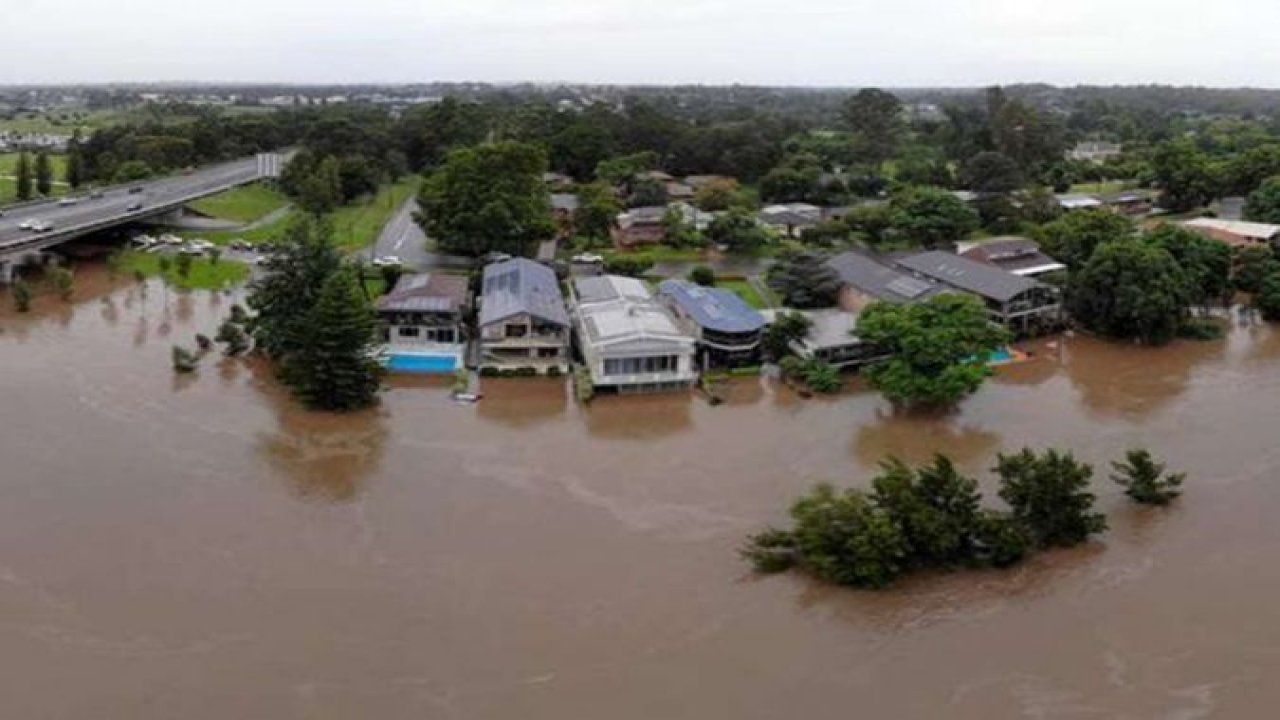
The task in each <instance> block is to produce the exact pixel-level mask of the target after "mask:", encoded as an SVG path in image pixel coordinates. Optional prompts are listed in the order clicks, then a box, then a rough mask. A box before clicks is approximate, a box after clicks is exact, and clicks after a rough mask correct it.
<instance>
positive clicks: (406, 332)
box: [398, 327, 422, 338]
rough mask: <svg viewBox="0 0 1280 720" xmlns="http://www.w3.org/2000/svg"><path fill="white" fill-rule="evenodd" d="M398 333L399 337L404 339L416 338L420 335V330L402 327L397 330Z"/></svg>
mask: <svg viewBox="0 0 1280 720" xmlns="http://www.w3.org/2000/svg"><path fill="white" fill-rule="evenodd" d="M398 332H399V335H400V337H405V338H416V337H419V336H421V335H422V328H417V327H402V328H400V329H399V331H398Z"/></svg>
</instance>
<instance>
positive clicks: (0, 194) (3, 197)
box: [0, 177, 71, 206]
mask: <svg viewBox="0 0 1280 720" xmlns="http://www.w3.org/2000/svg"><path fill="white" fill-rule="evenodd" d="M70 191H71V188H70V187H68V186H66V185H59V184H56V183H55V184H54V186H53V192H52V194H51V195H50V196H51V197H59V196H62V195H66V194H67V193H68V192H70ZM32 199H35V198H32ZM16 202H18V181H17V180H13V179H11V178H6V177H0V206H4V205H8V204H10V203H16Z"/></svg>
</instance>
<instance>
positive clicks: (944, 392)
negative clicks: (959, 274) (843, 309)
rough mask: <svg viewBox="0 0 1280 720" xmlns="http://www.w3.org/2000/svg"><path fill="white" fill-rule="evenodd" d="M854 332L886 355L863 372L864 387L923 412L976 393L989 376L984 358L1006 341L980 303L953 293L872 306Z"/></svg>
mask: <svg viewBox="0 0 1280 720" xmlns="http://www.w3.org/2000/svg"><path fill="white" fill-rule="evenodd" d="M857 332H858V337H859V338H861V339H862V340H863V341H865V342H868V343H871V344H873V345H875V346H876V347H878V348H880V349H882V350H883V351H884V352H885V353H887V354H888V355H889V357H888V358H887V359H885V360H883V361H881V362H877V363H874V364H872V365H869V366H867V367H866V368H865V369H864V370H863V374H864V376H865V377H866V378H867V382H868V384H870V385H871V387H873V388H875V389H876V390H879V391H880V392H881V393H883V394H884V396H885V397H887V398H888V399H889V400H890V401H892V402H894V403H895V404H900V405H908V406H926V407H947V406H951V405H954V404H956V403H957V402H959V401H960V400H961V399H963V398H964V397H965V396H967V395H969V394H971V393H973V392H974V391H976V390H977V389H978V388H979V387H980V386H981V385H982V382H983V380H985V379H986V378H987V376H989V375H990V374H991V369H990V368H989V367H988V366H987V358H988V356H989V355H990V353H991V352H992V351H993V350H995V349H996V348H998V347H1000V346H1001V345H1002V344H1004V343H1006V342H1008V340H1009V334H1008V332H1007V331H1006V330H1004V328H1001V327H999V326H997V325H995V324H993V323H992V322H991V321H990V320H989V319H988V318H987V312H986V308H985V307H983V304H982V301H981V300H978V299H977V298H975V297H973V296H971V295H961V294H956V293H945V294H942V295H937V296H934V297H932V298H929V299H928V300H926V301H924V302H919V303H913V304H910V305H893V304H891V303H886V302H877V303H872V304H871V305H870V306H868V307H867V308H866V309H865V310H864V311H863V313H862V315H861V316H860V317H859V318H858V331H857Z"/></svg>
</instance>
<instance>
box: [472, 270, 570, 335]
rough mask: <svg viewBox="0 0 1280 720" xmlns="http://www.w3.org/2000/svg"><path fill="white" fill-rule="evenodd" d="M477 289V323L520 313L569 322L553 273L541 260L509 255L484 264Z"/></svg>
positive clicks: (553, 320)
mask: <svg viewBox="0 0 1280 720" xmlns="http://www.w3.org/2000/svg"><path fill="white" fill-rule="evenodd" d="M481 292H482V294H481V298H482V301H481V302H482V304H481V305H480V324H481V325H488V324H490V323H495V322H498V321H500V320H505V319H506V318H509V317H512V316H514V315H520V314H523V313H528V314H529V315H532V316H533V317H536V318H538V319H540V320H544V321H546V322H549V323H553V324H555V325H560V326H563V327H568V325H569V313H568V311H566V310H565V309H564V297H563V296H562V295H561V294H560V283H559V282H558V281H557V280H556V273H555V271H554V270H552V269H551V268H549V267H547V266H546V265H543V264H541V263H536V262H534V261H532V260H529V259H527V258H512V259H511V260H505V261H503V262H499V263H492V264H490V265H487V266H485V269H484V286H483V289H482V291H481Z"/></svg>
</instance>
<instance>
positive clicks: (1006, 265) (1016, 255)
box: [960, 236, 1067, 278]
mask: <svg viewBox="0 0 1280 720" xmlns="http://www.w3.org/2000/svg"><path fill="white" fill-rule="evenodd" d="M960 256H961V257H965V258H969V259H970V260H976V261H977V262H980V263H984V264H986V265H990V266H992V267H997V268H1000V269H1001V270H1004V271H1005V272H1010V273H1013V274H1014V275H1021V276H1023V277H1029V278H1036V277H1041V276H1044V275H1049V274H1051V273H1056V272H1062V271H1063V270H1066V269H1067V266H1066V265H1063V264H1062V263H1060V262H1058V261H1057V260H1054V259H1053V258H1051V257H1049V256H1048V255H1046V254H1044V252H1043V251H1041V250H1040V245H1039V244H1037V243H1036V241H1034V240H1031V239H1030V238H1024V237H1017V236H1005V237H996V238H991V239H990V240H984V241H982V242H979V243H973V244H971V245H969V246H967V247H965V248H962V249H961V250H960Z"/></svg>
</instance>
